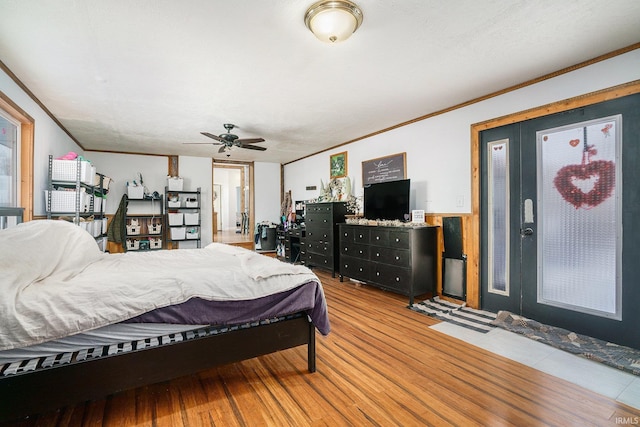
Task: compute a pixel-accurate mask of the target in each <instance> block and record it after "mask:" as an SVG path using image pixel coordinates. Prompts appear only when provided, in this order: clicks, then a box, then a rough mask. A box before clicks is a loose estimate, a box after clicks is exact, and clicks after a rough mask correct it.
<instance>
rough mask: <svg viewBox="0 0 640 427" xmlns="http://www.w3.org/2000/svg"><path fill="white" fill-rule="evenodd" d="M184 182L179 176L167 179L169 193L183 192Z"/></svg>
mask: <svg viewBox="0 0 640 427" xmlns="http://www.w3.org/2000/svg"><path fill="white" fill-rule="evenodd" d="M183 185H184V180H183V179H182V178H180V177H178V176H169V177H167V187H168V189H169V191H182V187H183Z"/></svg>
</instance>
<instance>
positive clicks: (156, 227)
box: [148, 223, 162, 234]
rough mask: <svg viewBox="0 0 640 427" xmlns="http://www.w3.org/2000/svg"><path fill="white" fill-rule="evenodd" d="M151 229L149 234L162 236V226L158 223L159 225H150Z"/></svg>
mask: <svg viewBox="0 0 640 427" xmlns="http://www.w3.org/2000/svg"><path fill="white" fill-rule="evenodd" d="M148 228H149V230H148V231H149V234H160V233H162V224H160V223H157V224H149V226H148Z"/></svg>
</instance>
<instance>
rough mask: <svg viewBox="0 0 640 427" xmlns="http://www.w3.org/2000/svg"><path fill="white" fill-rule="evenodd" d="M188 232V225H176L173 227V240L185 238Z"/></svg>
mask: <svg viewBox="0 0 640 427" xmlns="http://www.w3.org/2000/svg"><path fill="white" fill-rule="evenodd" d="M186 232H187V228H186V227H175V228H172V229H171V240H184V239H185V235H186Z"/></svg>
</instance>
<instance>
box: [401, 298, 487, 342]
mask: <svg viewBox="0 0 640 427" xmlns="http://www.w3.org/2000/svg"><path fill="white" fill-rule="evenodd" d="M408 308H409V309H410V310H413V311H415V312H418V313H422V314H426V315H427V316H430V317H433V318H435V319H438V320H442V321H445V322H449V323H453V324H455V325H458V326H462V327H464V328H467V329H472V330H474V331H477V332H481V333H483V334H484V333H487V332H489V331H491V330H493V329H495V326H494V325H493V324H492V322H493V321H494V320H495V318H496V314H495V313H491V312H490V311H483V310H476V309H473V308H470V307H467V306H466V304H455V303H452V302H449V301H445V300H443V299H440V298H439V297H437V296H436V297H433V298H431V299H428V300H425V301H422V302H419V303H417V304H413V305H411V306H409V307H408Z"/></svg>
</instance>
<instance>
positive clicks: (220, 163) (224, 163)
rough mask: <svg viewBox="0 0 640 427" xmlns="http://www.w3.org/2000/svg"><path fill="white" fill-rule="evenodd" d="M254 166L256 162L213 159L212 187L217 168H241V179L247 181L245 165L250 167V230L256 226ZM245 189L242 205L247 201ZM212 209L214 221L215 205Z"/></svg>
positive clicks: (242, 193)
mask: <svg viewBox="0 0 640 427" xmlns="http://www.w3.org/2000/svg"><path fill="white" fill-rule="evenodd" d="M253 166H254V162H241V161H231V160H218V159H212V160H211V188H213V185H214V182H215V178H214V175H215V168H224V169H239V170H240V174H241V181H242V182H245V180H246V179H247V177H246V176H245V175H244V173H245V171H244V170H245V167H248V169H249V177H248V182H249V231H251V230H253V229H254V228H255V200H256V198H255V190H254V188H255V183H254V171H253ZM244 193H245V192H244V191H241V198H242V201H241V206H242V205H243V203H246V200H245V199H244V197H245V195H244ZM211 209H212V215H211V217H212V219H211V221H213V220H214V219H213V216H214V215H213V205H212V207H211ZM212 229H213V223H212ZM212 237H213V241H214V242H215V241H216V239H215V236H212Z"/></svg>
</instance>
